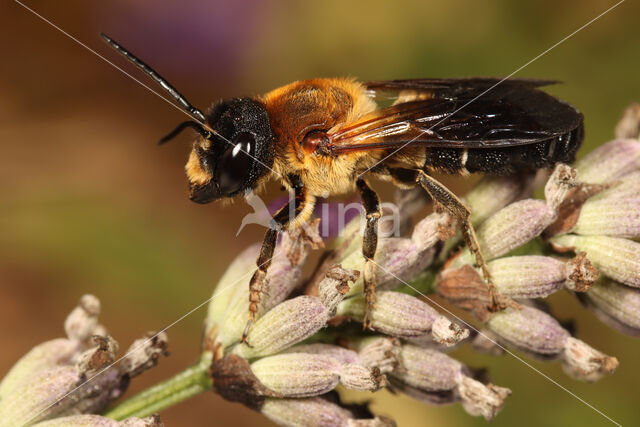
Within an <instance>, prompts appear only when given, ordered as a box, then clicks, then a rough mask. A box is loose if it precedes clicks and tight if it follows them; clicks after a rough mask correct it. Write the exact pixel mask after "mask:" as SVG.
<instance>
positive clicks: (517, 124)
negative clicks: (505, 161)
mask: <svg viewBox="0 0 640 427" xmlns="http://www.w3.org/2000/svg"><path fill="white" fill-rule="evenodd" d="M498 82H500V80H499V79H488V78H470V79H419V80H393V81H385V82H370V83H365V86H366V87H367V89H368V90H370V91H372V95H374V94H375V95H380V94H383V93H384V92H392V93H394V94H396V95H399V96H398V98H397V102H396V103H395V104H394V105H392V106H389V107H386V108H381V109H379V110H376V111H374V112H373V113H370V114H368V115H366V116H364V117H362V118H360V119H358V120H357V121H356V122H355V123H346V124H345V125H343V126H341V127H340V128H338V129H333V130H332V131H331V132H330V133H329V134H328V137H329V140H330V143H329V147H328V148H329V150H330V151H331V153H333V154H340V153H344V152H351V151H360V150H372V149H389V148H391V149H392V148H400V147H402V146H404V145H408V144H412V145H413V144H421V145H428V146H434V147H460V148H497V147H504V146H513V145H525V144H533V143H536V142H541V141H544V140H547V139H550V138H554V137H558V136H560V135H564V134H567V133H569V132H571V131H573V130H574V129H576V128H578V127H579V126H582V114H581V113H580V112H579V111H578V110H576V109H575V108H574V107H573V106H571V105H569V104H567V103H565V102H563V101H560V100H559V99H557V98H554V97H553V96H551V95H549V94H547V93H545V92H543V91H542V90H540V89H538V87H539V86H543V85H547V84H550V83H554V82H551V81H545V80H520V79H518V80H505V81H504V82H501V83H499V84H498Z"/></svg>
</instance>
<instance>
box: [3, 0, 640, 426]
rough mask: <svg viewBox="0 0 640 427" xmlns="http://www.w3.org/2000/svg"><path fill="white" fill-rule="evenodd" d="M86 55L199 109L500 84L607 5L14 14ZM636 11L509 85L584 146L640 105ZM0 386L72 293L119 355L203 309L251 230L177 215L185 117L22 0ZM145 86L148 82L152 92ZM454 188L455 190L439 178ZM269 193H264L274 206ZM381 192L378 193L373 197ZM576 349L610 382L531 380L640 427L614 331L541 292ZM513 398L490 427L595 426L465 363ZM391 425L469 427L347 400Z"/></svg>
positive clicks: (508, 379) (225, 407) (589, 1)
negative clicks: (538, 101)
mask: <svg viewBox="0 0 640 427" xmlns="http://www.w3.org/2000/svg"><path fill="white" fill-rule="evenodd" d="M26 4H27V5H28V6H30V7H32V8H34V9H35V10H36V11H37V12H38V13H40V14H42V15H43V16H44V17H46V18H47V19H49V20H51V21H52V22H53V23H55V24H56V25H58V26H59V27H60V28H62V29H63V30H65V31H67V32H69V33H70V34H71V35H73V36H74V37H76V38H77V39H78V40H80V41H81V42H83V43H85V44H86V45H87V46H89V47H90V48H92V49H95V50H96V51H97V52H99V53H100V54H102V55H104V56H105V57H107V58H108V59H109V60H111V61H113V62H114V63H116V64H118V65H120V66H122V67H124V68H125V69H126V70H127V71H128V72H130V73H131V74H133V75H134V76H136V77H137V78H140V79H141V80H142V81H144V82H145V83H147V84H149V85H151V84H152V83H151V82H149V80H148V79H146V78H145V77H144V76H143V75H141V74H140V73H139V72H137V70H135V69H133V67H132V66H131V65H129V64H128V63H126V62H125V61H123V60H122V59H121V58H119V57H118V56H116V54H115V53H114V52H113V51H111V50H110V49H109V48H108V47H107V46H106V45H105V44H104V43H103V42H102V41H101V39H100V38H99V37H98V34H99V32H101V31H104V32H106V33H107V34H109V35H111V36H113V37H114V38H115V39H116V40H118V41H120V42H122V43H123V44H124V45H125V46H126V47H128V48H129V49H131V50H132V51H133V52H134V53H136V54H138V55H139V56H140V57H142V58H143V59H144V60H146V61H147V62H149V63H150V64H151V65H152V66H154V67H155V68H156V69H157V70H159V72H160V73H161V74H163V75H165V76H166V77H167V78H168V79H169V80H170V81H171V82H172V83H173V84H174V85H175V86H176V87H177V88H179V90H181V91H182V92H183V93H184V94H185V95H186V96H187V97H188V98H189V100H190V101H191V102H193V103H194V104H195V105H197V106H200V108H206V107H207V106H208V105H209V104H210V103H211V102H212V101H214V100H217V99H219V98H221V97H230V96H238V95H251V94H257V93H262V92H266V91H268V90H270V89H272V88H275V87H277V86H279V85H282V84H286V83H288V82H290V81H293V80H296V79H304V78H311V77H329V76H354V77H358V78H359V79H362V80H374V79H375V80H378V79H397V78H411V77H462V76H505V75H507V74H509V73H511V72H513V71H514V70H516V69H517V68H518V67H520V66H521V65H523V64H525V63H526V62H527V61H529V60H531V59H532V58H534V57H535V56H537V55H539V54H540V53H541V52H543V51H544V50H545V49H547V48H548V47H550V46H551V45H553V44H554V43H556V42H557V41H559V40H560V39H562V38H563V37H565V36H567V35H568V34H570V33H571V32H573V31H574V30H576V29H577V28H579V27H580V26H582V25H583V24H585V23H586V22H588V21H589V20H591V19H592V18H594V17H595V16H597V15H598V14H600V13H601V12H603V11H604V10H606V9H607V8H608V7H610V6H612V5H613V4H614V2H612V1H600V0H579V1H578V0H571V1H563V2H560V1H557V0H556V1H546V0H545V1H520V2H514V1H508V0H505V1H475V2H471V1H461V0H453V1H442V2H428V1H415V2H403V1H394V2H389V1H368V2H348V3H347V2H340V1H322V2H275V1H274V2H271V1H265V2H263V1H238V0H236V1H229V2H218V1H215V2H204V1H203V2H198V1H192V0H184V1H181V2H169V1H153V2H152V1H149V0H144V1H136V2H125V1H111V2H98V1H70V0H66V1H63V2H45V1H34V0H29V1H26ZM639 13H640V7H639V5H638V3H637V2H632V1H627V2H625V3H623V4H622V5H621V6H619V7H618V8H617V9H615V10H614V11H612V12H611V13H609V14H607V15H606V16H604V17H602V18H601V19H600V20H598V21H597V22H595V23H594V24H592V25H591V26H589V27H588V28H586V29H584V30H583V31H581V32H580V33H578V34H576V35H575V36H574V37H572V38H570V39H569V40H567V41H566V42H565V43H563V44H562V45H560V46H558V47H557V48H555V49H553V50H552V51H551V52H549V53H548V54H547V55H545V56H544V57H542V58H540V59H538V60H537V61H535V62H533V63H532V64H531V65H529V66H528V67H526V68H525V69H524V70H523V71H521V72H520V73H518V75H517V76H520V77H537V78H549V79H557V80H562V81H564V82H565V83H564V84H563V85H558V86H554V87H551V88H550V91H551V92H552V93H553V94H556V95H558V96H560V97H562V98H563V99H566V100H568V101H570V102H571V103H573V104H574V105H576V106H577V107H578V108H580V109H581V110H582V111H583V112H584V114H585V118H586V135H587V137H586V142H585V146H584V148H583V150H582V152H581V153H583V154H584V153H585V152H586V151H588V150H589V149H591V148H593V147H595V146H597V145H599V144H601V143H603V142H604V141H607V140H608V139H610V138H611V136H612V134H613V127H614V125H615V123H616V121H617V119H618V117H619V115H620V113H621V111H622V110H623V109H624V107H626V106H627V104H628V103H629V102H631V101H632V100H640V80H639V79H638V70H639V69H640V56H639V54H638V53H639V51H638V46H639V45H640V31H639V30H638V28H639V27H638V16H639ZM0 25H1V26H2V28H3V30H4V34H5V36H4V37H2V39H1V40H0V48H1V49H2V58H3V60H2V72H1V73H0V90H1V93H2V96H1V97H0V141H1V144H2V145H1V147H2V151H1V154H0V192H1V194H2V197H1V198H0V325H1V326H0V343H1V344H0V347H1V348H2V351H1V352H0V373H5V372H6V371H7V370H8V369H9V367H10V366H11V365H12V364H13V363H14V362H15V361H16V360H17V359H18V358H19V357H20V356H21V355H22V354H24V353H25V352H26V351H27V350H28V349H30V348H31V347H32V346H33V345H35V344H36V343H39V342H41V341H44V340H48V339H51V338H53V337H56V336H61V335H62V334H63V329H62V322H63V320H64V317H65V316H66V314H67V313H68V312H69V310H70V309H71V308H72V307H73V306H74V305H75V303H76V302H77V300H78V299H79V297H80V295H81V294H83V293H87V292H90V293H93V294H95V295H97V296H98V297H99V298H100V299H101V301H102V304H103V314H102V316H101V320H102V322H103V323H104V324H105V325H107V327H108V328H109V330H110V332H111V333H112V335H113V336H114V337H115V338H116V339H117V340H118V341H119V342H120V344H121V347H126V346H128V345H129V344H130V343H131V341H132V340H133V339H135V338H137V337H139V336H141V335H142V334H143V333H145V332H146V331H147V330H158V329H161V328H163V327H165V326H166V325H168V324H170V323H171V322H173V321H174V320H176V319H178V318H179V317H180V316H182V315H183V314H184V313H186V312H187V311H189V310H191V309H192V308H194V307H195V306H197V305H198V304H200V303H201V302H202V301H204V300H205V299H207V298H208V297H209V295H210V293H211V291H212V288H213V286H214V284H215V283H216V281H217V279H218V278H219V277H220V275H221V273H222V272H223V270H224V268H225V266H226V265H228V264H229V262H230V261H231V260H232V259H233V258H234V256H235V255H236V254H237V253H239V251H240V250H242V249H243V248H245V247H246V246H247V245H249V244H250V243H252V242H254V241H256V240H259V239H261V236H262V233H263V230H262V229H260V228H259V227H257V226H250V227H248V228H247V229H245V230H243V232H242V233H241V234H240V235H239V236H238V237H236V236H235V232H236V230H237V228H238V227H239V225H240V219H241V218H242V216H243V215H244V214H246V213H248V212H250V211H251V209H250V208H249V207H247V206H245V205H244V204H242V203H237V204H233V205H230V206H222V205H220V204H212V205H206V206H200V205H196V204H194V203H191V202H189V200H188V199H187V197H186V187H187V186H186V182H185V178H184V173H183V165H184V162H185V160H186V156H187V152H188V138H186V137H182V138H179V139H178V140H177V141H175V142H173V143H172V144H169V145H167V146H166V147H163V148H162V149H160V148H158V147H157V146H156V141H157V139H158V138H159V137H161V136H163V135H164V134H165V133H166V132H167V131H169V130H170V129H171V128H172V127H173V126H174V125H175V124H177V123H178V122H179V121H182V120H184V119H185V118H184V116H183V115H182V114H181V113H180V112H178V111H177V110H175V109H174V108H172V107H170V106H169V105H167V104H166V103H165V102H164V101H162V100H160V99H158V98H157V97H156V96H155V95H153V94H151V93H150V92H149V91H147V90H146V89H144V88H142V87H141V86H139V85H138V83H136V82H134V81H133V80H131V79H130V78H128V77H126V76H124V75H123V74H122V73H120V72H119V71H117V70H115V69H114V68H112V67H111V66H110V65H108V64H107V63H105V62H104V61H102V60H101V59H99V58H98V57H97V56H95V55H93V54H92V53H90V52H89V51H87V50H86V49H84V48H83V47H81V46H80V45H78V44H77V43H75V42H73V41H72V40H70V39H69V38H68V37H66V36H65V35H63V34H61V33H60V32H59V31H57V30H55V29H54V28H52V27H50V26H49V25H47V24H46V23H45V22H43V21H41V20H40V19H38V18H37V17H36V16H34V15H32V14H31V13H30V12H28V11H27V10H25V9H24V8H22V7H21V6H20V5H18V4H17V3H14V2H11V1H6V2H2V5H0ZM154 89H155V86H154ZM447 182H450V183H451V185H452V187H453V188H455V189H457V190H458V191H463V190H464V188H465V187H466V186H468V182H465V181H464V180H461V179H453V180H448V181H447ZM275 190H277V186H275V185H274V186H273V188H270V189H269V192H270V193H273V195H274V196H275V195H276V194H277V191H275ZM384 194H385V197H387V198H388V197H389V195H390V191H389V189H388V188H386V187H385V191H384ZM551 303H552V305H553V309H554V311H555V313H557V314H558V315H559V317H560V318H561V319H563V320H566V319H575V320H576V324H577V328H578V336H579V337H580V338H582V339H584V340H586V341H587V342H589V343H591V344H592V345H593V346H594V347H596V348H598V349H599V350H601V351H603V352H605V353H607V354H610V355H614V356H617V357H618V359H619V360H620V362H621V364H620V367H619V369H618V371H617V372H616V373H615V375H613V376H611V377H607V378H605V379H603V380H601V381H600V382H598V383H596V384H583V383H578V382H575V381H573V380H571V379H569V378H568V377H567V376H566V375H564V374H563V372H562V370H561V369H560V367H559V365H558V363H541V362H537V361H532V360H531V359H529V358H527V357H526V356H523V357H524V358H525V360H527V362H529V363H531V365H532V366H533V367H535V368H536V369H539V370H540V371H541V372H543V373H544V374H545V375H548V376H549V377H550V378H552V379H553V380H554V381H557V382H558V383H559V384H561V385H562V386H563V387H566V388H567V389H569V390H571V391H572V392H573V393H575V394H576V395H577V396H579V397H580V398H581V399H584V401H585V402H588V403H589V404H591V405H593V406H594V407H595V408H598V410H600V411H602V412H603V413H605V414H607V415H608V416H609V417H611V418H613V419H614V420H616V421H618V422H620V423H622V424H624V425H632V424H636V425H637V424H638V423H639V422H640V417H639V412H638V404H639V403H640V399H639V398H638V392H637V390H638V385H639V384H640V369H638V368H639V367H640V361H639V360H638V354H639V353H638V351H639V350H640V345H639V344H638V341H637V340H634V339H632V338H630V337H626V336H623V335H621V334H619V333H618V332H615V331H612V330H611V329H609V328H607V327H606V326H604V325H602V324H601V323H600V322H598V321H597V320H596V319H595V318H594V317H593V316H592V315H591V314H590V313H587V312H585V311H584V310H583V309H582V308H581V307H580V306H579V304H578V303H577V302H576V301H575V300H574V299H572V298H571V297H570V296H569V295H555V296H553V297H552V298H551ZM203 317H204V309H201V310H200V311H197V312H195V313H193V314H192V315H190V316H189V317H187V318H186V319H184V320H183V321H181V322H180V323H178V324H177V325H175V326H174V327H172V328H171V329H170V330H169V331H168V334H169V337H170V347H171V353H172V354H171V357H169V358H168V359H165V360H162V361H161V364H160V366H159V367H158V368H156V369H154V370H153V371H151V372H149V373H148V374H145V375H143V376H142V377H141V378H140V379H137V380H136V381H134V382H133V384H132V387H131V391H135V390H139V389H141V388H142V387H145V386H148V385H150V384H152V383H153V382H155V381H158V380H160V379H161V378H165V377H168V376H170V375H172V374H173V373H175V372H178V371H179V370H180V369H181V368H183V367H185V366H186V365H187V364H188V363H190V362H191V361H193V360H195V358H196V357H197V354H198V349H199V340H200V333H201V322H202V319H203ZM455 356H456V357H458V358H460V359H461V360H462V361H464V362H466V363H467V364H469V365H470V366H474V367H487V368H488V369H489V371H490V374H491V377H492V378H493V380H494V382H495V383H496V384H498V385H501V386H506V387H509V388H511V389H512V390H513V395H512V396H511V397H510V398H509V399H508V400H507V405H506V407H505V409H504V410H503V411H502V412H501V413H500V414H499V415H498V417H497V419H496V420H495V421H494V425H496V426H512V425H520V426H530V425H531V426H533V425H584V424H587V423H588V424H589V425H606V424H609V422H608V421H607V420H606V419H605V418H604V417H602V416H601V415H599V414H598V413H597V412H595V411H594V410H593V409H591V408H589V407H588V406H587V405H586V404H585V403H584V402H581V401H580V400H578V399H577V398H576V397H573V396H571V395H570V394H569V393H567V392H566V391H563V390H562V389H561V388H559V387H558V386H557V385H554V384H552V383H551V382H550V381H549V380H548V379H545V378H543V377H542V376H541V375H539V374H538V373H536V372H534V371H533V370H532V369H531V368H529V367H527V366H525V365H523V364H522V363H521V362H519V361H517V360H516V359H514V358H513V357H510V356H505V357H502V358H497V359H496V358H492V357H489V356H483V355H476V354H473V353H472V352H470V351H468V350H464V349H462V350H459V351H456V352H455ZM356 397H357V398H359V399H365V398H367V399H371V400H372V407H373V409H374V410H376V411H378V412H380V413H383V414H389V415H391V416H393V417H394V418H395V419H396V420H397V421H398V422H399V424H400V425H427V424H428V425H431V426H444V425H447V426H470V425H483V424H485V422H484V421H483V420H482V419H477V418H472V417H470V416H468V415H466V413H465V412H464V411H463V410H462V409H461V408H460V407H459V406H458V405H453V406H449V407H429V406H425V405H422V404H420V403H418V402H415V401H412V400H411V399H409V398H407V397H402V396H394V395H392V394H390V393H387V392H381V393H377V394H375V395H365V394H361V395H358V396H356ZM162 415H163V420H164V421H165V422H166V424H167V425H169V426H171V425H174V426H177V425H181V426H182V425H190V426H205V425H227V424H229V423H231V422H233V423H235V425H249V424H251V425H270V423H269V422H268V421H266V420H265V419H264V418H262V417H261V416H260V415H258V414H256V413H253V412H251V411H249V410H247V409H244V408H243V407H241V406H240V405H237V404H232V403H228V402H225V401H223V400H222V399H221V398H220V397H218V396H215V395H212V394H207V395H201V396H199V397H197V398H195V399H193V400H190V401H188V402H185V403H183V404H181V405H179V406H176V407H174V408H171V409H169V410H167V411H165V412H164V413H163V414H162Z"/></svg>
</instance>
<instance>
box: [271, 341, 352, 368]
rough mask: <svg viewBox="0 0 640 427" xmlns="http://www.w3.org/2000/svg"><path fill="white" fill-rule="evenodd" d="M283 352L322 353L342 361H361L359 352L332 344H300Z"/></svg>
mask: <svg viewBox="0 0 640 427" xmlns="http://www.w3.org/2000/svg"><path fill="white" fill-rule="evenodd" d="M283 353H309V354H322V355H325V356H330V357H333V358H334V359H337V360H339V361H340V362H341V363H359V361H360V359H359V358H358V353H356V352H355V351H353V350H349V349H346V348H343V347H338V346H337V345H332V344H323V343H314V344H298V345H295V346H293V347H290V348H288V349H286V350H284V351H283Z"/></svg>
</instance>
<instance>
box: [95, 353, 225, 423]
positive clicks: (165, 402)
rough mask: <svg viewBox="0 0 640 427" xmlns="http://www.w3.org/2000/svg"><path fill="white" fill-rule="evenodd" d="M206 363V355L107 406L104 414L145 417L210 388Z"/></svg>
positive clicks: (110, 416)
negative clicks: (129, 396) (150, 385)
mask: <svg viewBox="0 0 640 427" xmlns="http://www.w3.org/2000/svg"><path fill="white" fill-rule="evenodd" d="M208 372H209V363H208V362H207V360H206V358H204V359H203V360H202V361H201V362H199V363H197V364H195V365H192V366H189V367H188V368H187V369H185V370H184V371H182V372H180V373H178V374H176V375H175V376H173V377H171V378H169V379H167V380H165V381H163V382H161V383H158V384H156V385H154V386H152V387H151V388H148V389H146V390H144V391H142V392H141V393H139V394H137V395H135V396H133V397H131V398H129V399H127V400H125V401H124V402H122V403H119V404H118V405H116V406H114V407H113V408H111V409H109V410H108V411H107V412H106V413H105V414H103V415H104V416H105V417H109V418H113V419H114V420H118V421H120V420H123V419H125V418H128V417H146V416H149V415H151V414H154V413H157V412H159V411H161V410H163V409H165V408H168V407H170V406H173V405H175V404H177V403H180V402H182V401H183V400H186V399H189V398H190V397H193V396H195V395H197V394H200V393H202V392H204V391H207V390H211V389H212V388H213V384H212V382H211V379H210V378H209V374H208Z"/></svg>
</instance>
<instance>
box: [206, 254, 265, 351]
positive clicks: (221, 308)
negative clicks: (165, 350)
mask: <svg viewBox="0 0 640 427" xmlns="http://www.w3.org/2000/svg"><path fill="white" fill-rule="evenodd" d="M259 253H260V244H258V243H256V244H255V245H252V246H250V247H248V248H247V249H245V250H244V251H242V253H241V254H240V255H239V256H237V257H236V258H235V259H234V260H233V262H232V263H231V265H230V266H229V268H227V270H226V271H225V272H224V274H223V275H222V278H220V281H218V284H217V286H216V288H215V290H214V291H213V296H212V297H211V302H210V303H209V306H208V311H207V317H206V319H205V333H208V332H209V331H211V330H212V329H213V328H214V327H215V325H218V324H220V325H222V324H224V325H225V326H226V329H225V330H224V337H220V339H221V340H222V341H223V343H224V345H225V346H227V345H229V344H231V343H233V342H235V341H238V340H239V339H240V337H241V336H242V330H241V329H242V326H241V325H240V324H241V323H242V320H241V319H244V320H245V321H246V319H247V313H248V312H249V280H250V279H251V275H252V273H253V271H254V270H255V268H256V259H258V254H259ZM225 316H226V317H227V318H226V319H225ZM231 318H233V319H235V321H236V322H237V323H238V324H237V325H233V324H232V322H231Z"/></svg>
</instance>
